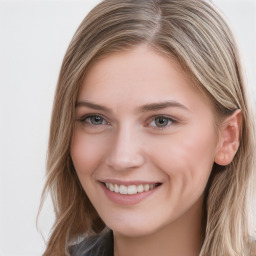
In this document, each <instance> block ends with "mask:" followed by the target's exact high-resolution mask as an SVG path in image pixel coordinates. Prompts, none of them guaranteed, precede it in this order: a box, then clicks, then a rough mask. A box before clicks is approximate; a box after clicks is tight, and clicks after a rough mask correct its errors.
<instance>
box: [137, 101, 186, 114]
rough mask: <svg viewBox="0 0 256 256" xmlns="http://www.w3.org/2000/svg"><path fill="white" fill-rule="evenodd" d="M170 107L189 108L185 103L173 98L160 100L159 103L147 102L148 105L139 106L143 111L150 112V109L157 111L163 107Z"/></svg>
mask: <svg viewBox="0 0 256 256" xmlns="http://www.w3.org/2000/svg"><path fill="white" fill-rule="evenodd" d="M168 107H175V108H181V109H183V110H187V111H188V110H189V109H188V108H187V107H186V106H184V105H183V104H181V103H179V102H177V101H173V100H170V101H164V102H159V103H158V102H157V103H151V104H146V105H143V106H141V107H139V110H140V111H141V112H148V111H157V110H161V109H164V108H168Z"/></svg>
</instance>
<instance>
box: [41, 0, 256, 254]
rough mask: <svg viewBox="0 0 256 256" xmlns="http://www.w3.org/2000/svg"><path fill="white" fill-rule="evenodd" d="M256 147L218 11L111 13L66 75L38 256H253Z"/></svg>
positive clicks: (103, 15)
mask: <svg viewBox="0 0 256 256" xmlns="http://www.w3.org/2000/svg"><path fill="white" fill-rule="evenodd" d="M254 146H255V137H254V124H253V117H252V112H251V108H250V104H249V101H248V97H247V93H246V88H245V84H244V81H243V77H242V70H241V67H240V61H239V56H238V50H237V47H236V45H235V41H234V38H233V36H232V33H231V32H230V29H229V28H228V26H227V25H226V23H225V21H224V20H223V18H222V17H221V16H220V15H219V13H218V12H217V11H216V10H215V8H214V7H213V6H212V4H210V3H209V2H207V1H203V0H200V1H199V0H140V1H138V0H129V1H127V0H106V1H103V2H102V3H101V4H99V5H98V6H96V7H95V8H94V9H93V10H92V11H91V12H90V13H89V14H88V16H87V17H86V18H85V19H84V21H83V22H82V23H81V25H80V27H79V28H78V30H77V32H76V33H75V35H74V37H73V39H72V41H71V44H70V46H69V48H68V50H67V53H66V55H65V57H64V61H63V65H62V68H61V72H60V76H59V81H58V86H57V90H56V95H55V103H54V107H53V114H52V122H51V131H50V139H49V153H48V180H47V183H46V186H45V190H44V193H45V192H46V191H50V192H51V195H52V198H53V203H54V206H55V211H56V222H55V224H54V227H53V230H52V234H51V237H50V240H49V242H48V245H47V249H46V251H45V253H44V255H76V256H77V255H79V256H80V255H115V256H124V255H148V256H150V255H156V254H157V253H158V254H159V255H162V256H165V255H166V256H167V255H168V256H170V255H180V256H182V255H184V256H194V255H195V256H197V255H200V256H209V255H218V256H238V255H239V256H240V255H256V254H255V252H254V251H253V250H254V248H253V239H252V236H251V235H252V233H251V228H252V227H253V226H252V224H251V222H250V216H251V209H250V207H251V204H252V203H251V202H252V201H251V200H252V199H251V196H252V188H253V182H254V180H253V179H254V174H255V167H254V161H255V156H254ZM79 241H80V242H79Z"/></svg>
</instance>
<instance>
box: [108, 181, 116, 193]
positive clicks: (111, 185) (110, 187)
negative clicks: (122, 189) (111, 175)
mask: <svg viewBox="0 0 256 256" xmlns="http://www.w3.org/2000/svg"><path fill="white" fill-rule="evenodd" d="M109 190H110V191H114V190H115V187H114V185H113V184H112V183H109Z"/></svg>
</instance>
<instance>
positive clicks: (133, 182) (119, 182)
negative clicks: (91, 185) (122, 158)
mask: <svg viewBox="0 0 256 256" xmlns="http://www.w3.org/2000/svg"><path fill="white" fill-rule="evenodd" d="M99 181H100V182H102V183H112V184H117V185H125V186H129V185H140V184H142V185H144V184H160V183H161V182H158V181H141V180H118V179H102V180H99Z"/></svg>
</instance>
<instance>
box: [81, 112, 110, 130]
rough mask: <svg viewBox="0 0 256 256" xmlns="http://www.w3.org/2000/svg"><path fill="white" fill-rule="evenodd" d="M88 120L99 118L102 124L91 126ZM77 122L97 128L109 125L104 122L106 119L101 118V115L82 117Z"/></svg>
mask: <svg viewBox="0 0 256 256" xmlns="http://www.w3.org/2000/svg"><path fill="white" fill-rule="evenodd" d="M90 118H100V119H101V120H102V121H103V122H104V124H102V123H101V124H93V123H92V122H91V121H87V120H90ZM78 121H79V122H80V123H82V124H85V123H86V124H88V125H90V126H93V127H97V126H101V125H109V124H110V123H109V122H108V121H106V119H105V118H104V117H102V116H101V115H96V114H95V115H93V114H92V115H86V116H83V117H81V118H80V119H78Z"/></svg>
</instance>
